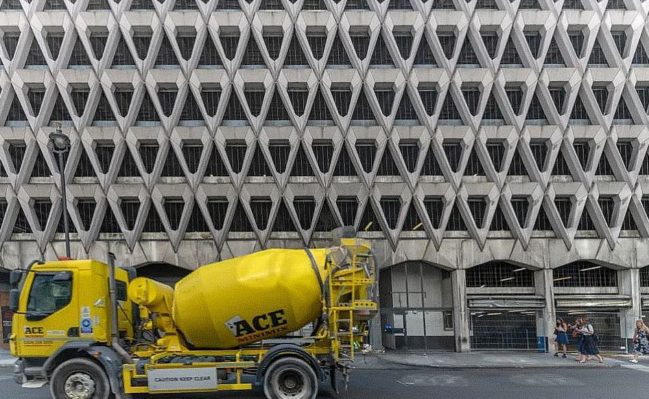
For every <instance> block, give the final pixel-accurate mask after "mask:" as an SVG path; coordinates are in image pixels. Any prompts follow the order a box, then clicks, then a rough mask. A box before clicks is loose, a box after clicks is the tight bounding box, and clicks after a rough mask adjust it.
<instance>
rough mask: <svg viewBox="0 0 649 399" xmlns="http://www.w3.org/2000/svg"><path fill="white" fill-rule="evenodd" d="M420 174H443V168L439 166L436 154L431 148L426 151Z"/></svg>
mask: <svg viewBox="0 0 649 399" xmlns="http://www.w3.org/2000/svg"><path fill="white" fill-rule="evenodd" d="M420 175H422V176H442V168H441V167H440V166H439V163H438V162H437V159H436V158H435V154H434V153H433V150H432V149H431V148H429V149H428V151H427V152H426V158H425V159H424V165H423V166H422V167H421V172H420Z"/></svg>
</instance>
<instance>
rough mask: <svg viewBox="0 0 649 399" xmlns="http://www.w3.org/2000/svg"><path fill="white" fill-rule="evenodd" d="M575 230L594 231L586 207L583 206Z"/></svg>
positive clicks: (593, 225) (593, 224)
mask: <svg viewBox="0 0 649 399" xmlns="http://www.w3.org/2000/svg"><path fill="white" fill-rule="evenodd" d="M577 230H596V229H595V223H593V219H592V218H591V217H590V213H589V212H588V207H587V206H584V209H583V211H582V212H581V217H580V218H579V224H578V225H577Z"/></svg>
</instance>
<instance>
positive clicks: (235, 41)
mask: <svg viewBox="0 0 649 399" xmlns="http://www.w3.org/2000/svg"><path fill="white" fill-rule="evenodd" d="M221 1H223V0H221ZM237 8H238V7H237ZM219 39H220V40H221V46H223V52H224V53H225V56H226V57H227V59H228V60H230V61H232V59H233V58H234V56H235V55H236V54H237V47H238V46H239V35H238V34H237V35H232V34H224V35H220V36H219ZM250 40H253V41H254V39H252V38H251V39H250ZM257 51H259V49H257ZM246 52H247V51H246Z"/></svg>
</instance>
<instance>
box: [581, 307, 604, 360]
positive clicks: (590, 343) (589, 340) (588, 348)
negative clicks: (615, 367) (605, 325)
mask: <svg viewBox="0 0 649 399" xmlns="http://www.w3.org/2000/svg"><path fill="white" fill-rule="evenodd" d="M580 330H581V334H582V335H583V337H584V342H583V345H582V350H581V352H580V353H581V357H580V360H579V363H586V362H587V361H589V360H590V357H591V356H595V357H597V360H598V361H599V362H600V363H604V359H603V358H602V356H601V355H600V354H599V348H598V345H597V341H598V338H597V335H595V328H593V325H592V324H590V322H589V321H588V319H587V318H583V319H582V326H581V329H580Z"/></svg>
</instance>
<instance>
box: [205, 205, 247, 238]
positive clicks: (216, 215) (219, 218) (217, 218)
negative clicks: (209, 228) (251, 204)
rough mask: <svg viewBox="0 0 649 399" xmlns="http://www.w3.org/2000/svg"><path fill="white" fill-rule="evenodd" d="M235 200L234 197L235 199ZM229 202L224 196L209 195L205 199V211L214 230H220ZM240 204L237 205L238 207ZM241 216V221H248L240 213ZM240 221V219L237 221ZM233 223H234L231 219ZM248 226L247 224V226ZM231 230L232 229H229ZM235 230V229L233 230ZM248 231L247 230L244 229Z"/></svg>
mask: <svg viewBox="0 0 649 399" xmlns="http://www.w3.org/2000/svg"><path fill="white" fill-rule="evenodd" d="M235 201H236V199H235ZM237 202H238V201H236V202H235V204H234V205H235V207H236V206H237V205H238V203H237ZM229 204H230V202H229V201H228V199H227V198H225V197H209V198H208V199H207V204H206V205H207V212H208V213H209V214H210V220H211V221H212V225H213V226H214V228H215V229H216V230H222V229H223V227H224V224H225V216H226V213H227V212H228V205H229ZM240 207H241V206H240V205H239V208H240ZM241 216H242V217H243V221H244V222H245V223H246V224H247V223H248V218H247V217H246V216H245V215H241ZM238 222H241V221H238ZM233 223H236V222H235V221H233ZM248 227H249V226H248ZM231 230H232V229H231ZM233 231H237V230H233ZM246 231H249V230H246Z"/></svg>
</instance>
